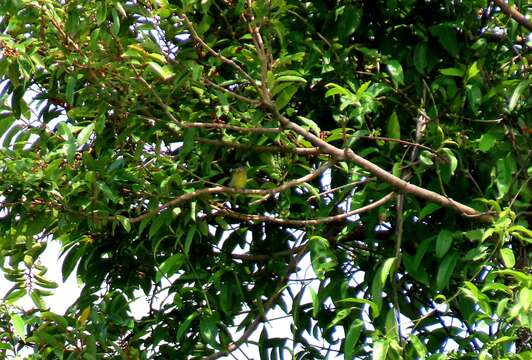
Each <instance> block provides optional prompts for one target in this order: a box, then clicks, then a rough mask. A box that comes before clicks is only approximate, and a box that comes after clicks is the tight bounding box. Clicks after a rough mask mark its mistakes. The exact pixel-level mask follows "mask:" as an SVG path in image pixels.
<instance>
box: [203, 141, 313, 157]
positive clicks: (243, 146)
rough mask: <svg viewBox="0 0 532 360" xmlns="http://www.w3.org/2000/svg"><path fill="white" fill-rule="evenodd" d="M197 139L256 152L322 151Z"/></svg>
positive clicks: (307, 152)
mask: <svg viewBox="0 0 532 360" xmlns="http://www.w3.org/2000/svg"><path fill="white" fill-rule="evenodd" d="M195 140H196V141H198V142H199V143H202V144H209V145H214V146H223V147H229V148H233V149H242V150H253V151H255V152H286V153H293V154H297V155H303V156H315V155H318V154H319V153H320V149H319V148H317V147H313V148H301V147H294V148H291V147H289V146H265V145H252V144H241V143H235V142H230V141H224V140H218V139H207V138H203V137H197V138H195Z"/></svg>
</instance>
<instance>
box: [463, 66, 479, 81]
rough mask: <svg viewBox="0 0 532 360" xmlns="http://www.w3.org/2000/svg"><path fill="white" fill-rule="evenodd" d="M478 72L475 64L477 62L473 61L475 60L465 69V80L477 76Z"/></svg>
mask: <svg viewBox="0 0 532 360" xmlns="http://www.w3.org/2000/svg"><path fill="white" fill-rule="evenodd" d="M479 72H480V70H479V69H478V64H477V62H476V61H475V62H474V63H473V64H471V66H470V67H469V68H468V69H467V75H466V82H468V81H469V80H471V79H472V78H474V77H475V76H477V75H478V73H479Z"/></svg>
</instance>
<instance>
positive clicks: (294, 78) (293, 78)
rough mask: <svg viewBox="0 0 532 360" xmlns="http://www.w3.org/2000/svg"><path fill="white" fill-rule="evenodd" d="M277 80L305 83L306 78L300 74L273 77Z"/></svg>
mask: <svg viewBox="0 0 532 360" xmlns="http://www.w3.org/2000/svg"><path fill="white" fill-rule="evenodd" d="M275 81H277V82H299V83H303V84H306V83H307V80H306V79H305V78H303V77H301V76H296V75H282V76H279V77H278V78H276V79H275Z"/></svg>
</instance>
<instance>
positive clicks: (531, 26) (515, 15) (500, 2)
mask: <svg viewBox="0 0 532 360" xmlns="http://www.w3.org/2000/svg"><path fill="white" fill-rule="evenodd" d="M495 4H497V6H498V7H500V8H501V10H502V12H503V13H505V14H506V15H508V16H509V17H511V18H512V19H514V20H515V21H517V22H518V23H519V24H521V25H523V26H524V27H526V28H527V29H528V30H530V31H532V22H530V21H528V19H527V18H526V16H524V15H523V14H521V13H520V12H519V11H517V10H516V8H515V7H510V6H508V4H507V3H506V2H505V1H504V0H495Z"/></svg>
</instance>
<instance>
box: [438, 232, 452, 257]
mask: <svg viewBox="0 0 532 360" xmlns="http://www.w3.org/2000/svg"><path fill="white" fill-rule="evenodd" d="M452 244H453V233H452V232H451V231H449V230H447V229H444V230H441V231H440V233H439V234H438V237H437V238H436V257H437V258H439V259H441V258H442V257H443V256H444V255H445V254H447V251H448V250H449V249H450V248H451V246H452Z"/></svg>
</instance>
